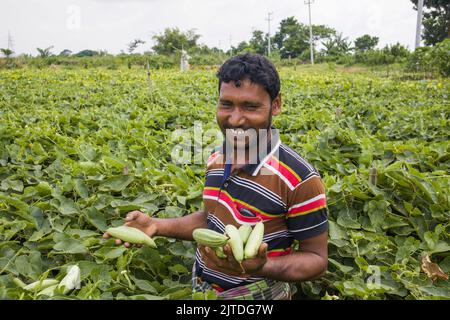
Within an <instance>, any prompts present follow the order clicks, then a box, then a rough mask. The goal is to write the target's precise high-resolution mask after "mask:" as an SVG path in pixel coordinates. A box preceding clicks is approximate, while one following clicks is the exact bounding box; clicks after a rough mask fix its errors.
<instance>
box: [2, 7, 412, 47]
mask: <svg viewBox="0 0 450 320" xmlns="http://www.w3.org/2000/svg"><path fill="white" fill-rule="evenodd" d="M311 10H312V23H313V24H325V25H327V26H330V27H333V28H335V29H337V30H338V31H340V32H342V33H343V35H344V36H345V37H348V39H349V40H352V41H353V40H354V39H355V38H357V37H358V36H361V35H363V34H365V33H368V34H370V35H374V36H378V37H379V38H380V43H379V46H384V45H385V44H394V43H396V42H400V43H402V44H404V45H407V46H408V47H409V48H410V49H412V48H413V47H414V37H415V24H416V11H414V10H413V5H412V3H411V1H410V0H315V1H314V3H313V4H312V6H311ZM268 12H273V15H272V18H273V20H272V21H271V34H274V32H276V30H277V29H278V26H279V23H280V21H281V20H282V19H284V18H286V17H289V16H295V17H296V18H297V20H299V21H300V22H303V23H308V6H307V5H305V4H304V0H222V1H217V0H1V2H0V47H2V48H3V47H7V45H8V32H9V33H10V34H11V37H12V40H13V49H14V51H15V52H16V53H17V54H20V53H30V54H33V55H36V53H37V51H36V47H40V48H45V47H48V46H51V45H53V46H54V49H53V51H52V52H54V53H59V52H60V51H62V50H63V49H70V50H72V51H73V52H78V51H81V50H83V49H93V50H107V51H108V52H110V53H119V52H120V51H121V50H124V51H126V48H127V44H128V43H129V42H130V41H132V40H133V39H136V38H140V39H143V40H145V41H146V43H145V44H144V45H142V46H141V47H140V48H139V49H138V50H137V52H143V51H146V50H149V49H150V48H151V46H152V45H153V41H152V40H151V37H152V35H154V34H157V33H161V32H162V31H163V30H164V29H165V28H167V27H178V28H180V29H181V30H183V31H186V30H188V29H195V30H196V32H197V33H198V34H200V35H201V38H200V40H199V42H200V43H204V44H207V45H208V46H216V47H219V46H220V47H221V48H222V49H226V50H227V49H229V48H230V44H231V45H234V46H236V45H237V44H238V43H239V42H240V41H243V40H248V39H249V38H250V36H251V33H252V31H253V30H254V29H260V30H263V31H265V32H267V28H268V24H267V20H266V19H267V13H268Z"/></svg>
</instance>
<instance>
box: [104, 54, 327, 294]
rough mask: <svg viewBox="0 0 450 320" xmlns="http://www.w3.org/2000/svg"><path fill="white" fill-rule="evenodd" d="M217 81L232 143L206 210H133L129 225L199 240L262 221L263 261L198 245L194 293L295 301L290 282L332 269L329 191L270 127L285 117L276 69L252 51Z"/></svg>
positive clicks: (210, 184)
mask: <svg viewBox="0 0 450 320" xmlns="http://www.w3.org/2000/svg"><path fill="white" fill-rule="evenodd" d="M217 76H218V78H219V101H218V104H217V112H216V118H217V123H218V125H219V127H220V129H221V131H222V133H223V134H224V137H225V142H224V146H223V147H222V148H221V150H218V151H216V152H214V153H213V154H212V155H211V156H210V157H209V159H208V163H207V171H206V179H205V188H204V192H203V199H204V210H202V211H199V212H196V213H193V214H190V215H187V216H184V217H180V218H173V219H157V218H151V217H148V216H147V215H145V214H143V213H142V212H139V211H133V212H130V213H129V214H128V215H127V217H126V219H125V221H126V222H125V224H126V225H128V226H132V227H136V228H139V229H141V230H143V231H144V232H146V233H147V234H148V235H149V236H156V235H158V236H166V237H173V238H178V239H183V240H193V238H192V231H193V230H194V229H196V228H210V229H213V230H216V231H218V232H221V233H223V232H224V229H225V226H226V225H227V224H233V225H235V226H236V227H239V226H240V225H242V224H250V225H254V224H256V223H257V222H258V221H263V222H264V227H265V231H264V239H263V243H262V245H261V246H260V248H259V251H258V255H257V256H256V257H255V258H252V259H245V260H243V262H242V266H241V265H240V264H239V263H238V262H237V261H236V260H235V259H234V257H233V254H232V251H231V249H230V247H229V246H228V245H226V246H225V247H224V252H225V254H226V256H227V258H226V259H221V258H219V257H217V256H216V254H215V252H214V250H213V249H211V248H208V247H203V246H199V247H198V249H197V253H196V261H195V264H194V268H193V290H194V291H205V290H207V289H215V290H216V293H217V294H218V296H219V297H220V298H222V299H290V298H291V295H292V292H291V286H290V283H292V282H301V281H307V280H312V279H316V278H318V277H320V276H322V275H323V274H324V273H325V272H326V269H327V260H328V256H327V239H328V236H327V230H328V222H327V211H326V210H327V209H326V198H325V191H324V187H323V184H322V181H321V178H320V176H319V174H318V172H317V171H316V170H315V169H314V168H313V167H312V166H311V165H310V164H309V163H307V162H306V161H305V160H304V159H302V158H301V157H300V156H299V155H298V154H297V153H296V152H295V151H293V150H292V149H290V148H289V147H287V146H286V145H284V144H283V143H281V141H280V140H279V136H278V133H277V130H276V129H275V128H273V127H272V126H271V123H272V116H276V115H278V114H279V113H280V111H281V94H280V79H279V76H278V73H277V71H276V69H275V67H274V65H273V64H272V63H271V62H270V61H269V60H268V59H266V58H265V57H263V56H260V55H255V54H249V53H247V54H244V55H238V56H235V57H232V58H230V59H229V60H227V61H226V62H225V63H224V64H223V65H222V66H221V68H220V70H219V72H218V74H217ZM105 237H108V235H107V234H105ZM294 240H299V241H300V242H299V249H298V250H294V249H293V247H294V246H293V242H294ZM116 243H117V244H120V243H121V241H120V240H118V239H117V240H116ZM125 246H126V247H129V246H130V244H129V243H125Z"/></svg>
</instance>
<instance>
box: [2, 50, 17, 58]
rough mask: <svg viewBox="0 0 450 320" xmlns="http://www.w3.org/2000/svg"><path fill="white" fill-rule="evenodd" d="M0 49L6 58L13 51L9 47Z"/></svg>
mask: <svg viewBox="0 0 450 320" xmlns="http://www.w3.org/2000/svg"><path fill="white" fill-rule="evenodd" d="M0 51H1V52H2V53H3V55H4V56H5V57H6V58H9V56H11V55H12V54H13V53H14V51H12V50H11V49H9V48H0Z"/></svg>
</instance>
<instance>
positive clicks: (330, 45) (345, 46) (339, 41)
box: [322, 33, 352, 57]
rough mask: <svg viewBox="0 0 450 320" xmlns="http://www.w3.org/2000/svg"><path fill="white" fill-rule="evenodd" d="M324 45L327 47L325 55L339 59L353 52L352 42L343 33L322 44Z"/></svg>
mask: <svg viewBox="0 0 450 320" xmlns="http://www.w3.org/2000/svg"><path fill="white" fill-rule="evenodd" d="M322 45H323V46H324V47H325V50H324V53H325V55H327V56H334V57H337V56H340V55H343V54H346V53H348V52H349V51H351V50H352V47H351V44H350V42H349V41H347V38H344V37H343V36H342V33H336V34H335V35H333V36H331V37H329V38H328V39H327V40H326V41H324V42H322Z"/></svg>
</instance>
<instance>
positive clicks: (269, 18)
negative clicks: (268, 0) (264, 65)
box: [266, 12, 273, 58]
mask: <svg viewBox="0 0 450 320" xmlns="http://www.w3.org/2000/svg"><path fill="white" fill-rule="evenodd" d="M271 15H273V12H269V13H268V14H267V19H266V20H267V25H268V32H267V57H269V58H270V21H272V19H273V18H271V17H270V16H271Z"/></svg>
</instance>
